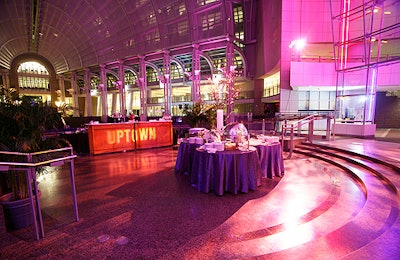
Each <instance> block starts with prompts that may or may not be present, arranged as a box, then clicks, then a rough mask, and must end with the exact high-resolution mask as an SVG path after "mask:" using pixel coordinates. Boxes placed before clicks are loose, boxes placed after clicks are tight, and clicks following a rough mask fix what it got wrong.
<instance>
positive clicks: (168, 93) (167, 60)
mask: <svg viewBox="0 0 400 260" xmlns="http://www.w3.org/2000/svg"><path fill="white" fill-rule="evenodd" d="M170 65H171V57H170V56H169V52H168V51H164V69H165V71H164V75H163V79H162V83H163V84H164V109H165V112H164V115H163V116H167V117H169V116H171V115H172V113H171V112H172V86H171V78H170Z"/></svg>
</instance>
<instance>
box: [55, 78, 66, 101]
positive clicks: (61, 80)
mask: <svg viewBox="0 0 400 260" xmlns="http://www.w3.org/2000/svg"><path fill="white" fill-rule="evenodd" d="M58 86H59V90H58V91H57V95H58V96H59V101H62V102H65V84H64V77H63V76H61V75H60V76H59V77H58Z"/></svg>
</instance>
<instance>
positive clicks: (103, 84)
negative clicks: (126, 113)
mask: <svg viewBox="0 0 400 260" xmlns="http://www.w3.org/2000/svg"><path fill="white" fill-rule="evenodd" d="M99 90H100V92H101V95H100V97H101V122H103V123H107V119H108V102H107V77H106V67H105V65H104V64H100V85H99Z"/></svg>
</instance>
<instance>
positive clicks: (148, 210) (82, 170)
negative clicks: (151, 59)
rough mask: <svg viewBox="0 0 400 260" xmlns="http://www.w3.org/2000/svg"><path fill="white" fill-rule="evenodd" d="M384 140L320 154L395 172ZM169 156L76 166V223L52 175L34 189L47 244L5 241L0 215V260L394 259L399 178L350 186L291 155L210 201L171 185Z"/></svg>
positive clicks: (397, 147) (116, 157) (395, 155)
mask: <svg viewBox="0 0 400 260" xmlns="http://www.w3.org/2000/svg"><path fill="white" fill-rule="evenodd" d="M389 132H390V131H389ZM389 132H386V130H384V131H378V132H377V135H378V134H379V135H382V136H383V137H382V138H384V137H385V133H386V136H387V135H388V133H389ZM398 137H400V135H398ZM382 138H381V137H379V140H380V141H378V138H376V139H375V140H366V139H355V138H335V139H334V140H331V141H323V140H321V141H317V143H321V144H322V143H324V144H327V145H329V146H335V147H342V148H345V149H348V150H350V149H351V150H355V151H358V152H361V153H365V154H370V155H376V156H380V157H381V158H386V159H387V160H389V161H391V162H392V163H394V164H396V163H398V164H400V159H399V158H400V157H399V156H400V143H399V142H397V140H400V138H398V139H396V136H395V137H394V139H391V140H390V141H391V142H385V141H384V139H382ZM391 138H393V137H392V136H391ZM176 155H177V150H174V149H172V148H171V147H167V148H160V149H152V150H142V151H132V152H126V153H115V154H105V155H96V156H79V157H78V158H77V159H76V160H75V178H76V189H77V197H78V206H79V215H80V221H79V222H74V216H73V208H72V200H71V188H70V184H69V179H68V174H67V171H66V169H64V168H62V167H60V168H57V169H56V170H50V169H49V170H48V173H47V174H46V175H43V176H41V179H40V184H39V187H40V189H41V193H42V197H41V204H42V212H43V219H44V225H45V237H44V238H43V239H41V240H39V241H35V240H34V237H33V229H32V227H29V228H26V229H22V230H18V231H14V232H6V230H5V227H4V220H3V216H2V215H3V214H2V213H0V258H1V259H30V258H32V259H399V255H400V246H399V245H400V217H399V214H400V211H399V205H400V197H399V194H398V192H397V189H398V188H399V187H400V175H399V173H396V172H395V171H391V170H388V169H383V168H382V169H378V170H380V172H385V173H387V176H386V177H385V176H383V177H382V176H380V175H373V174H372V175H371V174H370V173H366V172H364V171H363V170H362V169H360V168H359V167H355V166H349V167H348V168H349V169H351V170H352V172H355V173H356V174H357V177H354V176H350V175H349V174H346V170H345V169H343V168H340V167H338V166H335V165H332V164H331V163H329V162H326V161H323V160H318V159H316V158H313V157H309V156H306V155H302V154H299V153H295V154H293V156H292V157H291V159H287V160H285V174H284V176H283V177H282V178H275V179H263V181H262V185H261V187H259V189H258V190H256V191H251V192H249V193H247V194H238V195H233V194H229V193H226V194H224V195H223V196H217V195H215V194H213V193H208V194H205V193H201V192H198V191H197V190H196V189H194V188H193V187H192V186H191V185H190V182H189V178H188V176H185V175H180V174H176V173H175V172H174V166H175V160H176ZM284 156H285V157H286V156H287V154H286V153H285V154H284ZM337 162H339V164H345V163H343V162H342V161H339V160H337ZM374 167H375V168H376V167H377V166H374ZM389 184H390V185H389ZM393 186H394V187H393Z"/></svg>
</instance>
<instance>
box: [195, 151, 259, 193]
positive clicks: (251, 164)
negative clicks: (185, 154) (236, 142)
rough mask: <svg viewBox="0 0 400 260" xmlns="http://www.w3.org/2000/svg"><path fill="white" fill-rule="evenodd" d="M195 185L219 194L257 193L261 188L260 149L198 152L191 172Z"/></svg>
mask: <svg viewBox="0 0 400 260" xmlns="http://www.w3.org/2000/svg"><path fill="white" fill-rule="evenodd" d="M191 181H192V185H194V186H197V189H198V190H199V191H202V192H206V193H208V192H209V191H211V190H213V191H214V192H215V193H216V194H217V195H223V194H224V192H225V191H229V192H232V193H234V194H237V193H238V192H245V193H247V192H248V191H249V190H256V189H257V186H260V185H261V168H260V161H259V159H258V154H257V151H256V149H254V148H253V150H250V151H246V152H243V151H238V150H236V151H223V152H216V153H214V154H213V153H207V152H206V151H198V150H196V151H195V152H194V156H193V165H192V172H191Z"/></svg>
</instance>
